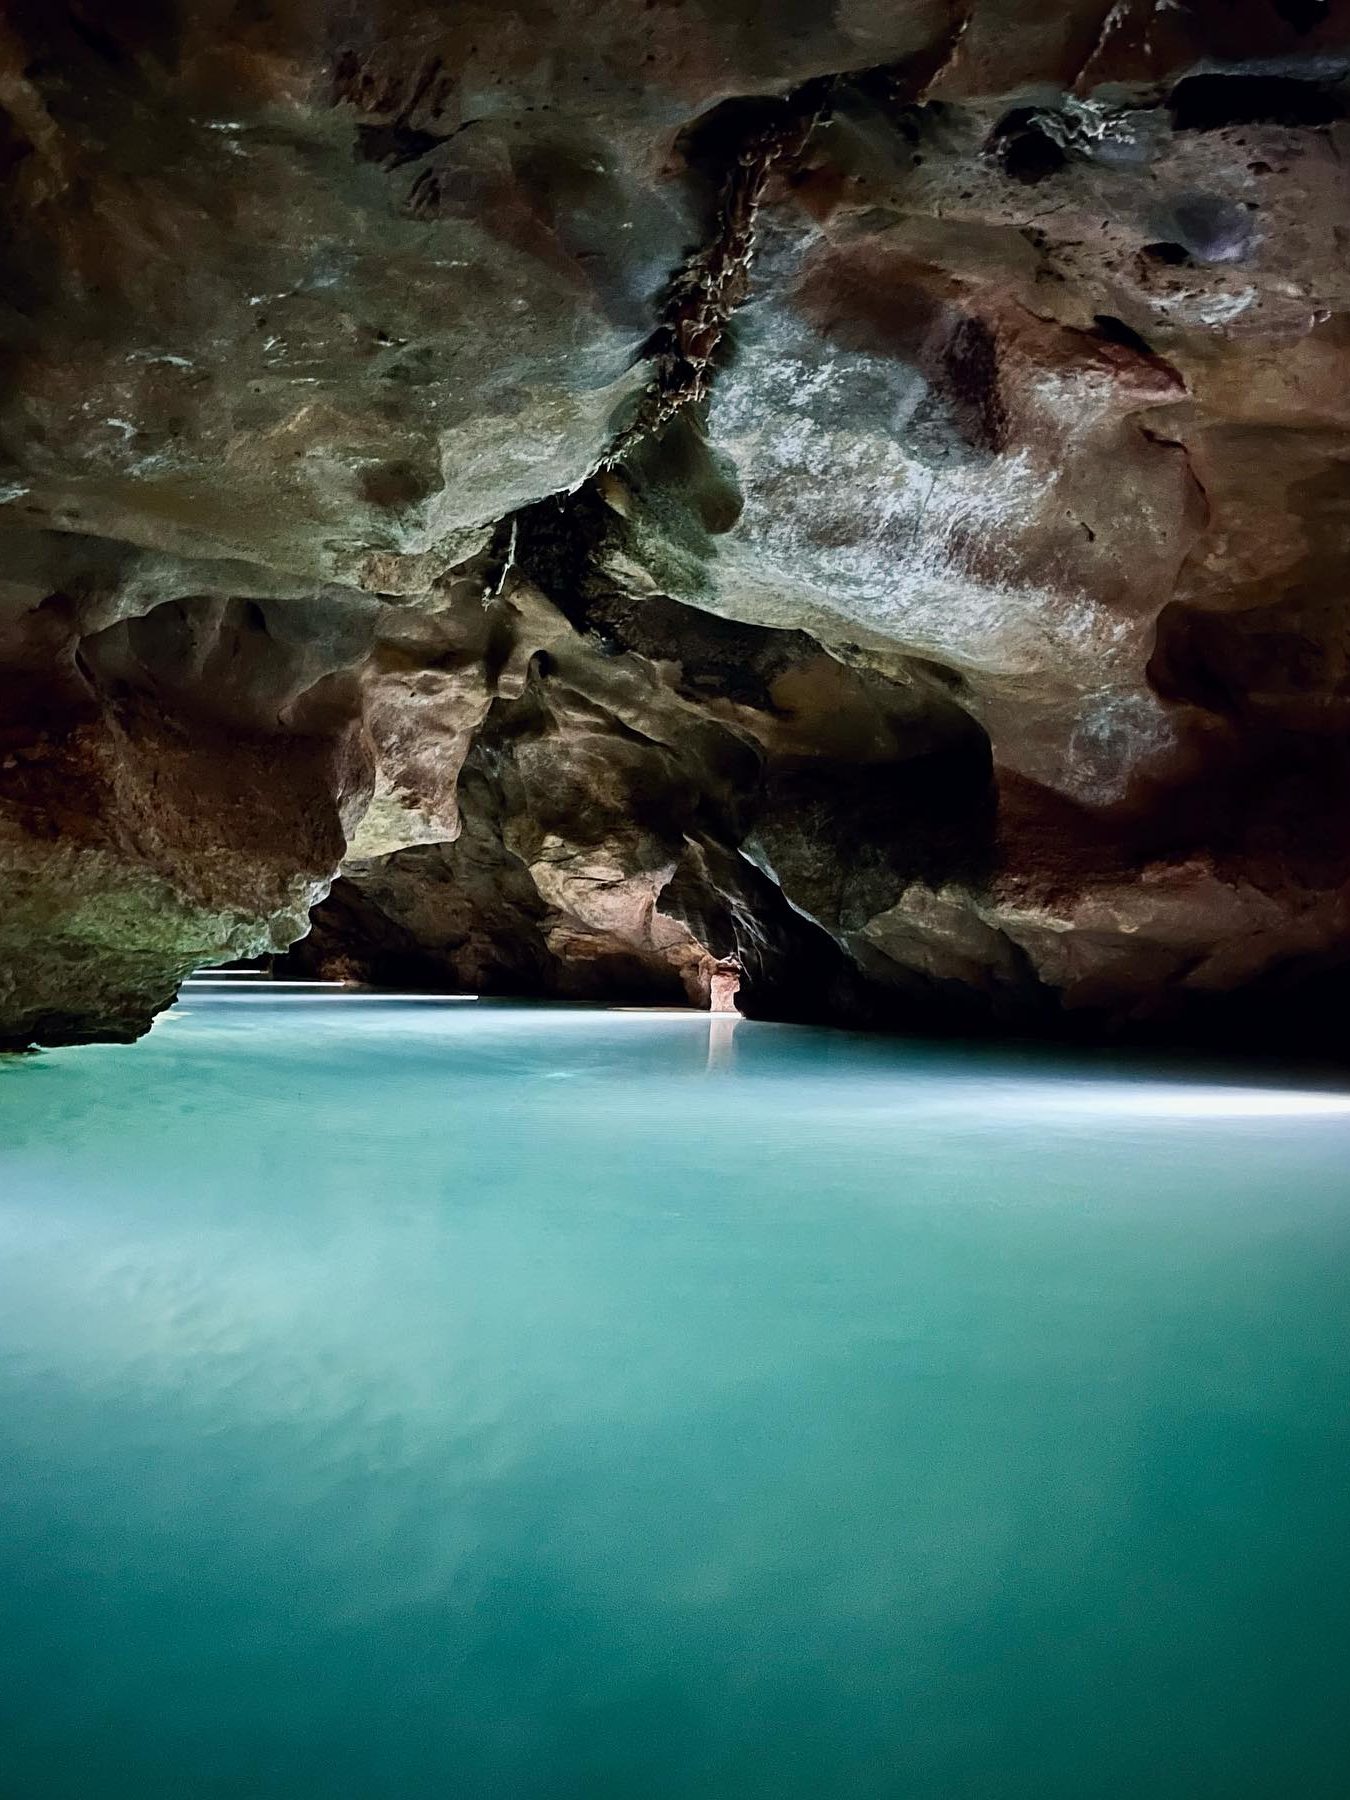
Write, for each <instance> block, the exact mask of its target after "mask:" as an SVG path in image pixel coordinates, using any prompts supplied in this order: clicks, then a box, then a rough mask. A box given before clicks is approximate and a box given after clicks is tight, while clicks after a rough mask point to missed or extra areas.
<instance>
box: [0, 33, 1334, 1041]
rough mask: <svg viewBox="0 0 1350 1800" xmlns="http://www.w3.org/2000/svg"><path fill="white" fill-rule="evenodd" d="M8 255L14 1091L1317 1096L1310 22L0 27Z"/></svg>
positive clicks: (1329, 624) (0, 1021) (5, 795)
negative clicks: (183, 989) (757, 1082)
mask: <svg viewBox="0 0 1350 1800" xmlns="http://www.w3.org/2000/svg"><path fill="white" fill-rule="evenodd" d="M0 216H2V217H3V222H4V228H5V249H4V254H3V258H0V332H2V334H3V355H4V381H3V387H2V388H0V545H2V546H3V563H2V564H0V900H2V901H3V906H2V907H0V1042H3V1043H7V1044H10V1045H14V1044H23V1043H28V1042H31V1041H38V1042H44V1043H60V1042H72V1041H76V1042H77V1041H82V1040H87V1039H91V1038H129V1037H133V1036H135V1035H136V1034H138V1033H139V1032H141V1031H143V1030H144V1029H145V1028H146V1026H147V1025H148V1024H149V1022H150V1020H151V1018H152V1016H153V1014H154V1013H155V1012H156V1011H157V1010H158V1009H160V1008H161V1007H163V1006H164V1005H166V1004H167V1003H168V1002H169V1001H170V1000H171V998H172V996H173V994H174V992H175V991H176V988H177V985H178V983H179V982H180V980H181V979H182V977H183V976H184V974H185V973H186V972H187V971H188V970H189V969H190V968H192V967H193V966H194V965H196V964H200V963H208V962H222V961H228V960H231V959H235V958H239V957H249V956H256V955H258V954H259V953H272V952H279V951H283V950H285V949H286V947H287V946H288V945H291V944H293V943H294V944H295V948H294V949H293V950H292V951H291V952H290V956H291V959H292V963H293V965H294V966H300V967H305V968H309V969H320V970H325V971H341V972H344V973H349V974H353V975H356V976H358V977H361V978H364V979H369V980H373V981H378V982H401V981H416V982H417V983H419V984H421V985H428V984H430V985H435V986H444V987H448V988H463V987H471V988H473V989H474V990H476V991H482V992H498V993H516V994H526V995H559V996H569V997H576V998H586V999H596V998H605V999H609V998H625V999H633V1000H656V999H660V1000H671V1001H678V1002H686V1001H687V1002H689V1003H692V1004H703V1005H706V1004H708V1002H709V997H710V993H711V990H712V985H713V982H714V980H715V979H717V980H718V981H719V982H720V983H721V984H722V985H721V986H720V987H719V992H721V991H723V990H724V988H725V984H726V981H727V980H728V979H734V973H733V974H732V975H731V976H729V975H728V971H732V972H735V971H738V972H739V980H740V1003H741V1004H742V1005H743V1006H744V1007H745V1008H746V1009H747V1010H749V1011H753V1012H757V1013H760V1014H767V1015H769V1016H778V1017H813V1018H825V1019H833V1020H838V1021H841V1022H855V1023H868V1024H892V1025H901V1026H904V1025H910V1026H915V1027H918V1028H922V1029H932V1028H935V1027H943V1026H951V1027H954V1028H957V1029H963V1030H964V1029H970V1030H975V1029H981V1028H985V1027H994V1028H997V1029H1017V1030H1022V1029H1027V1030H1033V1031H1038V1032H1047V1033H1049V1032H1058V1031H1065V1030H1071V1031H1082V1032H1085V1033H1090V1034H1112V1033H1114V1034H1119V1033H1121V1032H1128V1031H1131V1030H1138V1031H1155V1032H1159V1033H1164V1034H1166V1033H1183V1032H1190V1031H1192V1030H1212V1031H1218V1032H1222V1033H1223V1034H1225V1035H1228V1034H1233V1033H1237V1032H1239V1031H1240V1030H1243V1029H1250V1030H1251V1031H1252V1032H1253V1033H1254V1034H1255V1035H1257V1036H1258V1037H1260V1038H1262V1039H1264V1040H1269V1039H1271V1038H1272V1037H1273V1036H1274V1035H1275V1034H1276V1033H1278V1032H1279V1031H1281V1030H1284V1031H1286V1032H1287V1033H1289V1034H1291V1035H1293V1036H1296V1037H1297V1036H1301V1035H1303V1034H1308V1033H1312V1032H1318V1031H1321V1032H1323V1033H1331V1034H1333V1035H1334V1033H1335V1032H1337V1031H1338V1030H1339V1019H1340V1018H1341V1017H1342V1016H1343V1002H1344V1001H1345V999H1346V998H1350V822H1348V821H1350V625H1348V623H1347V621H1348V620H1350V613H1347V609H1346V603H1345V597H1344V590H1345V582H1346V572H1347V530H1348V529H1350V480H1348V479H1347V468H1346V463H1347V458H1348V457H1350V254H1348V253H1350V5H1347V4H1343V3H1340V0H1114V4H1112V3H1111V0H1063V3H1062V4H1058V5H1054V6H1044V5H1036V4H1033V3H1032V0H776V3H775V4H772V5H770V4H767V3H765V0H716V3H714V0H455V4H453V5H451V4H448V3H447V0H366V3H364V4H362V5H361V6H357V5H355V4H350V3H349V0H43V3H42V4H39V3H38V0H4V4H3V6H0ZM330 887H331V892H330ZM325 896H327V898H325ZM312 908H313V909H315V910H314V911H313V912H312V914H311V909H312ZM311 920H312V930H310V931H309V935H307V936H304V935H302V934H305V933H306V931H307V928H308V927H309V925H310V923H311ZM297 939H298V940H300V941H299V942H296V940H297Z"/></svg>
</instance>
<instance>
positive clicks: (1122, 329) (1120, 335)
mask: <svg viewBox="0 0 1350 1800" xmlns="http://www.w3.org/2000/svg"><path fill="white" fill-rule="evenodd" d="M1092 322H1093V324H1094V325H1095V327H1096V329H1097V334H1098V336H1100V337H1102V338H1104V339H1105V340H1106V342H1107V343H1108V344H1119V345H1120V346H1121V347H1122V349H1125V350H1134V351H1137V352H1138V354H1139V355H1140V356H1152V355H1154V349H1153V346H1152V344H1150V343H1149V341H1148V339H1147V338H1145V337H1142V336H1141V335H1140V334H1139V332H1137V331H1136V330H1135V329H1134V327H1133V326H1131V325H1127V324H1126V323H1125V321H1124V319H1117V318H1116V317H1115V316H1114V314H1112V313H1095V314H1094V315H1093V320H1092Z"/></svg>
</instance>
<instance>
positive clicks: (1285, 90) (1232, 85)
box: [1167, 27, 1348, 131]
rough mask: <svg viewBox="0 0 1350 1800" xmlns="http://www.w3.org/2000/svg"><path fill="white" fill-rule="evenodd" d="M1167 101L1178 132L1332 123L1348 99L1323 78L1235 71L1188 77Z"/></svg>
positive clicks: (1342, 92) (1305, 126) (1303, 127)
mask: <svg viewBox="0 0 1350 1800" xmlns="http://www.w3.org/2000/svg"><path fill="white" fill-rule="evenodd" d="M1305 29H1307V27H1305ZM1167 104H1168V108H1169V110H1170V112H1171V114H1172V123H1173V126H1174V127H1175V129H1176V130H1177V131H1222V130H1224V129H1225V128H1227V127H1230V126H1237V125H1285V126H1290V127H1293V128H1296V129H1300V128H1301V129H1307V128H1309V127H1315V126H1320V125H1331V124H1333V123H1334V122H1335V121H1336V120H1337V119H1343V118H1345V117H1346V112H1347V104H1348V102H1347V96H1346V93H1345V91H1344V89H1343V88H1342V87H1340V86H1338V85H1333V84H1332V83H1329V82H1326V81H1321V80H1317V79H1315V78H1309V79H1307V80H1304V79H1301V78H1300V77H1298V76H1295V75H1266V74H1260V75H1254V74H1248V73H1246V72H1244V71H1243V70H1240V69H1239V70H1232V71H1212V72H1206V73H1205V74H1203V75H1188V76H1187V77H1186V79H1185V80H1184V81H1179V82H1178V83H1177V85H1176V86H1175V87H1174V88H1173V89H1172V92H1171V94H1170V95H1169V96H1168V101H1167Z"/></svg>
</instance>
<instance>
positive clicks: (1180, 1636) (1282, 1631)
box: [0, 991, 1350, 1800]
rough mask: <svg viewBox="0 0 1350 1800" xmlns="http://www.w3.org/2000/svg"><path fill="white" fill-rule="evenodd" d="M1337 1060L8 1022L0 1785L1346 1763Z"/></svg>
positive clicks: (632, 1792)
mask: <svg viewBox="0 0 1350 1800" xmlns="http://www.w3.org/2000/svg"><path fill="white" fill-rule="evenodd" d="M1347 1151H1350V1097H1348V1096H1347V1095H1346V1094H1345V1093H1344V1092H1337V1091H1333V1090H1332V1089H1330V1088H1317V1087H1310V1086H1307V1085H1304V1086H1291V1087H1284V1088H1281V1087H1273V1086H1269V1085H1262V1084H1260V1083H1257V1082H1255V1081H1252V1080H1250V1079H1249V1080H1245V1081H1243V1080H1233V1079H1230V1078H1222V1079H1219V1078H1215V1077H1213V1076H1212V1075H1210V1074H1206V1075H1205V1076H1204V1078H1203V1079H1181V1078H1180V1077H1178V1076H1177V1075H1176V1074H1175V1072H1174V1071H1169V1070H1165V1069H1162V1068H1160V1067H1154V1068H1152V1069H1149V1068H1144V1067H1141V1066H1139V1065H1134V1066H1127V1065H1124V1064H1111V1063H1105V1062H1097V1063H1091V1062H1084V1063H1083V1064H1081V1065H1080V1066H1079V1067H1077V1068H1075V1067H1072V1066H1070V1065H1066V1064H1065V1063H1063V1062H1057V1061H1054V1060H1050V1059H1044V1058H1038V1057H1035V1056H1031V1055H1027V1056H1018V1057H1015V1056H1011V1055H1008V1054H1006V1053H1004V1054H999V1055H995V1054H992V1053H990V1054H978V1055H977V1054H975V1053H973V1052H959V1051H951V1050H944V1051H935V1050H933V1049H931V1048H925V1047H915V1046H909V1045H903V1044H896V1043H887V1042H884V1041H878V1040H868V1039H859V1038H852V1037H849V1036H846V1035H843V1034H835V1033H826V1032H811V1031H802V1030H794V1029H790V1028H785V1027H770V1026H759V1025H750V1024H747V1023H746V1022H744V1021H741V1022H737V1023H734V1024H733V1023H732V1022H731V1021H721V1020H713V1021H709V1019H708V1018H707V1017H706V1016H702V1017H701V1016H689V1015H673V1016H672V1015H642V1014H606V1013H592V1012H581V1011H568V1010H564V1009H557V1010H549V1009H537V1008H527V1007H509V1006H485V1005H468V1006H458V1007H456V1006H448V1005H434V1004H431V1005H428V1004H425V1003H423V1004H414V1003H408V1004H394V1003H386V1002H383V1001H378V1000H371V999H361V1000H349V999H346V998H343V997H338V996H332V995H321V996H313V997H293V998H286V999H280V1000H279V999H277V998H275V997H271V996H267V995H265V994H259V993H247V994H233V993H219V992H214V991H210V992H207V991H202V992H194V993H193V995H192V997H191V998H190V1000H189V1002H188V1004H187V1005H186V1006H185V1007H183V1008H180V1009H179V1010H178V1011H177V1012H176V1013H174V1014H171V1015H169V1017H168V1018H167V1019H166V1020H165V1021H164V1022H162V1023H161V1025H160V1026H159V1027H157V1028H156V1031H155V1032H154V1033H153V1034H152V1036H151V1038H150V1039H149V1040H148V1041H147V1042H145V1043H144V1044H142V1045H140V1046H137V1047H135V1048H134V1049H113V1048H95V1049H90V1050H81V1051H63V1052H58V1053H55V1054H51V1055H48V1056H44V1057H41V1058H36V1059H24V1060H22V1061H19V1062H13V1063H10V1064H8V1065H7V1066H5V1067H4V1069H3V1070H2V1071H0V1437H2V1438H3V1442H4V1444H5V1446H6V1450H7V1454H6V1455H5V1457H4V1459H3V1463H0V1511H2V1513H3V1520H4V1526H3V1532H2V1533H0V1794H3V1795H4V1796H5V1800H9V1797H10V1796H11V1795H13V1796H15V1800H58V1797H59V1800H67V1797H69V1800H77V1797H78V1800H124V1797H125V1800H132V1797H133V1796H134V1797H135V1800H160V1797H163V1800H170V1797H172V1800H197V1797H198V1796H201V1797H205V1800H254V1797H258V1796H267V1797H268V1800H271V1797H273V1796H275V1797H277V1800H281V1797H282V1796H285V1797H286V1800H311V1797H312V1800H319V1797H321V1796H322V1797H324V1800H330V1797H333V1796H351V1797H352V1800H386V1797H387V1800H422V1797H423V1796H427V1797H428V1800H429V1797H430V1796H433V1795H434V1796H437V1797H441V1796H453V1797H454V1800H478V1797H479V1796H483V1797H488V1796H491V1797H493V1800H495V1797H497V1796H502V1797H503V1800H564V1797H566V1800H592V1797H596V1800H599V1797H614V1800H618V1797H623V1800H627V1797H629V1796H632V1797H633V1800H639V1797H641V1800H648V1797H651V1800H695V1797H696V1796H697V1797H698V1800H705V1797H712V1800H760V1797H761V1796H762V1797H763V1800H770V1797H772V1800H807V1797H808V1796H809V1797H810V1800H835V1797H838V1800H893V1797H904V1800H967V1797H968V1800H994V1797H997V1800H1088V1797H1093V1800H1096V1797H1099V1796H1100V1797H1104V1800H1115V1797H1117V1796H1119V1797H1120V1800H1124V1797H1126V1796H1130V1797H1131V1800H1133V1797H1134V1796H1140V1795H1145V1794H1147V1795H1149V1796H1153V1797H1157V1796H1163V1797H1166V1800H1171V1797H1173V1796H1175V1797H1176V1800H1182V1797H1183V1796H1184V1797H1185V1800H1195V1797H1199V1796H1206V1797H1208V1796H1212V1797H1214V1800H1220V1797H1222V1800H1247V1797H1249V1796H1250V1797H1252V1800H1255V1797H1257V1796H1261V1797H1263V1800H1264V1797H1269V1800H1276V1797H1277V1796H1278V1797H1279V1800H1284V1797H1285V1796H1293V1795H1298V1796H1300V1800H1307V1797H1314V1800H1320V1797H1321V1796H1327V1797H1328V1800H1330V1797H1331V1796H1333V1795H1334V1796H1336V1797H1337V1800H1341V1797H1342V1796H1343V1795H1344V1794H1345V1792H1346V1791H1347V1787H1350V1782H1347V1778H1346V1777H1347V1769H1350V1726H1348V1725H1347V1720H1350V1706H1348V1705H1347V1701H1350V1667H1348V1659H1347V1658H1346V1656H1345V1653H1344V1650H1343V1639H1344V1632H1345V1623H1346V1620H1347V1618H1348V1617H1350V1494H1348V1493H1347V1476H1348V1475H1350V1333H1347V1330H1346V1327H1347V1324H1348V1323H1350V1319H1348V1318H1347V1311H1348V1310H1350V1307H1348V1303H1347V1292H1348V1291H1350V1290H1348V1288H1347V1281H1346V1276H1347V1272H1348V1271H1350V1178H1348V1177H1347V1173H1346V1171H1347V1167H1350V1157H1347Z"/></svg>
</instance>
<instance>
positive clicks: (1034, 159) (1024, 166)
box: [985, 106, 1069, 187]
mask: <svg viewBox="0 0 1350 1800" xmlns="http://www.w3.org/2000/svg"><path fill="white" fill-rule="evenodd" d="M985 149H986V152H987V153H988V154H989V155H991V156H994V157H996V158H997V160H998V162H999V164H1000V166H1001V167H1002V169H1003V172H1004V174H1005V175H1007V177H1008V179H1009V180H1010V181H1016V182H1019V183H1020V184H1021V185H1022V186H1023V187H1035V186H1037V185H1038V184H1039V183H1040V182H1042V181H1046V180H1048V179H1049V177H1050V176H1052V175H1057V174H1058V173H1059V172H1060V170H1061V169H1062V168H1063V167H1064V166H1065V164H1066V163H1067V162H1068V160H1069V159H1068V155H1067V153H1066V151H1065V149H1064V141H1063V132H1062V130H1061V129H1060V128H1059V127H1058V124H1057V122H1055V121H1053V120H1052V118H1051V116H1050V115H1047V114H1046V113H1043V112H1040V111H1038V110H1037V109H1036V108H1035V107H1030V106H1019V107H1014V109H1013V110H1012V111H1011V112H1009V113H1005V114H1004V115H1003V117H1002V118H1001V119H1000V120H999V122H998V124H997V125H995V127H994V129H993V131H992V132H990V134H989V138H988V141H987V143H986V145H985Z"/></svg>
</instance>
